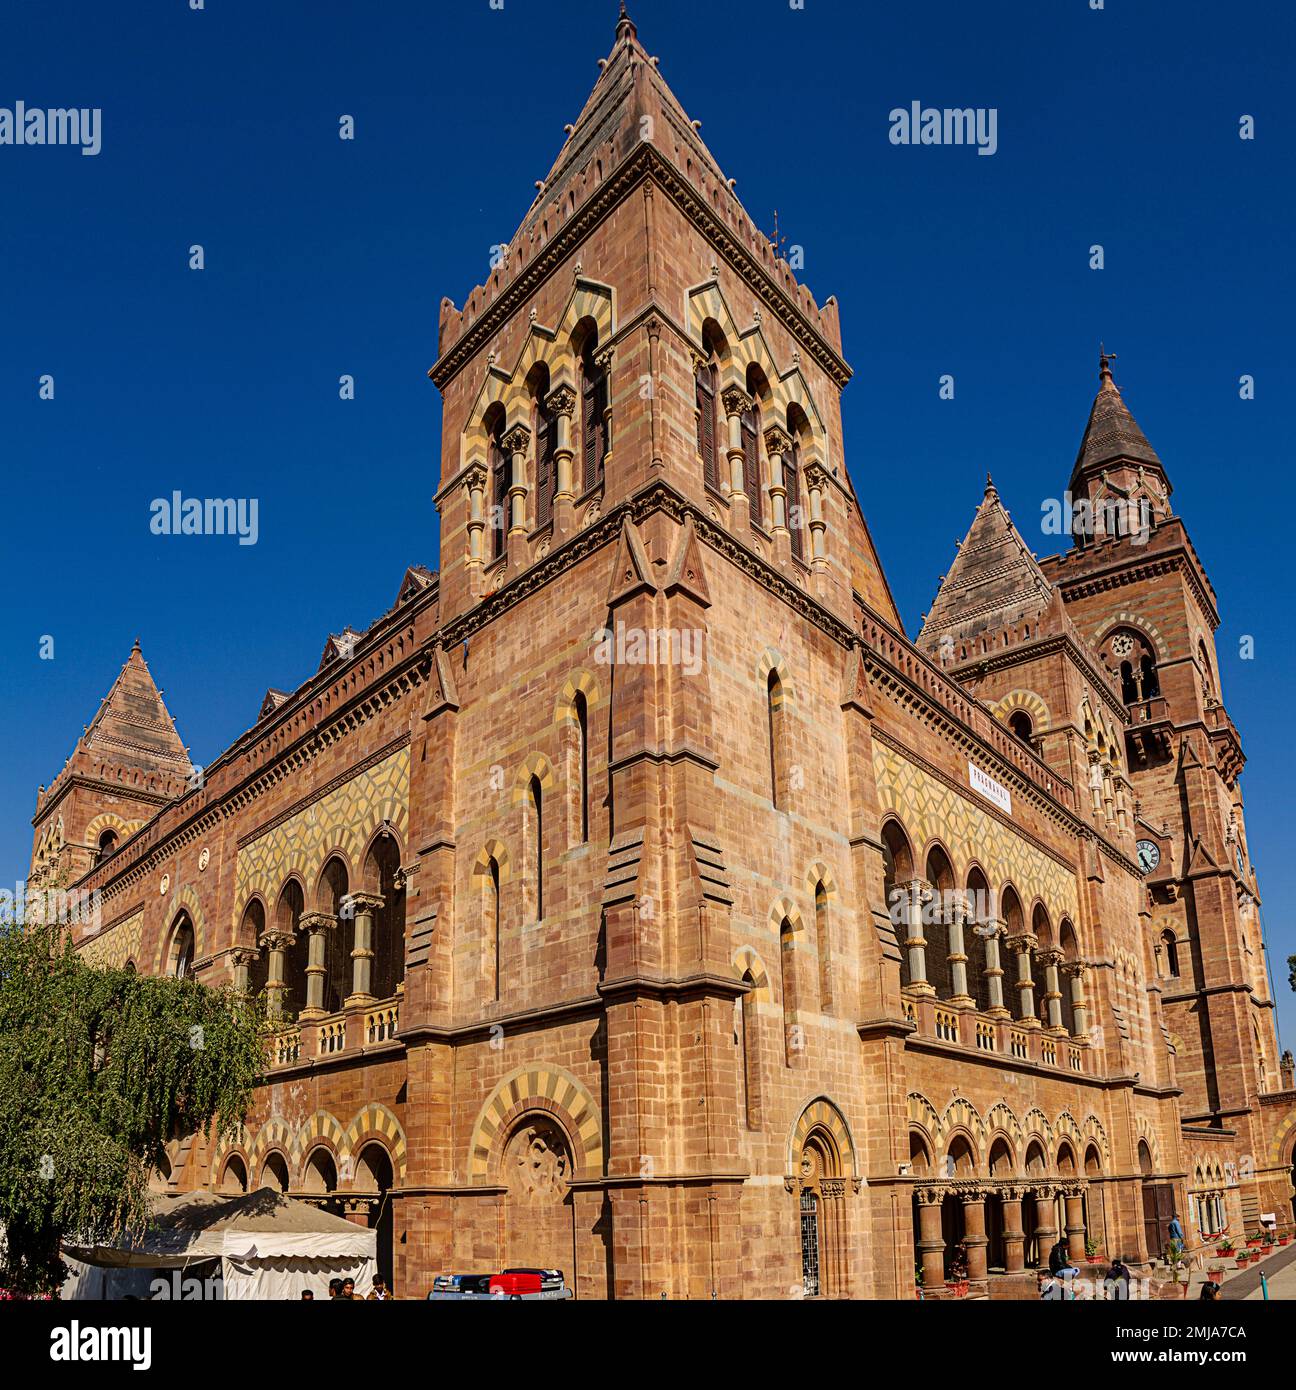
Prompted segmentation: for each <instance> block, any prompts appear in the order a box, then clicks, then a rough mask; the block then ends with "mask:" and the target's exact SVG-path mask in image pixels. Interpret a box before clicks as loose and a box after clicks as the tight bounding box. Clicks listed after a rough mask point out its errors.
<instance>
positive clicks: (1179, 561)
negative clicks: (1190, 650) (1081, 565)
mask: <svg viewBox="0 0 1296 1390" xmlns="http://www.w3.org/2000/svg"><path fill="white" fill-rule="evenodd" d="M1050 558H1051V559H1052V564H1048V563H1047V562H1045V574H1046V575H1047V576H1048V579H1049V582H1050V583H1053V584H1056V585H1057V586H1058V587H1059V588H1060V589H1061V590H1062V596H1063V598H1065V599H1066V601H1067V602H1068V603H1070V602H1071V601H1072V600H1074V599H1079V598H1092V597H1093V596H1094V595H1096V594H1103V593H1107V592H1109V591H1110V590H1112V589H1122V588H1124V587H1125V586H1126V585H1128V584H1137V583H1140V582H1141V581H1143V580H1145V579H1157V578H1160V577H1162V576H1164V575H1167V574H1174V573H1176V572H1180V571H1182V572H1183V573H1184V575H1185V578H1186V580H1187V583H1188V588H1189V590H1190V591H1191V593H1192V596H1193V598H1194V599H1195V600H1196V603H1197V607H1198V608H1199V609H1200V611H1201V614H1202V617H1203V618H1205V619H1206V621H1207V623H1209V624H1210V628H1211V631H1212V632H1214V631H1215V630H1216V629H1217V628H1218V627H1219V625H1220V616H1219V610H1218V609H1217V608H1216V606H1215V599H1214V596H1213V594H1211V593H1209V592H1208V590H1207V584H1208V581H1207V580H1206V578H1205V575H1204V574H1203V572H1202V569H1201V564H1200V561H1199V560H1198V559H1197V556H1196V553H1195V552H1194V551H1193V549H1192V542H1191V541H1189V540H1188V536H1187V532H1186V531H1185V532H1184V538H1183V541H1182V542H1178V543H1175V544H1174V545H1173V547H1172V548H1171V549H1167V550H1164V551H1160V552H1158V553H1156V554H1153V555H1148V556H1146V558H1144V559H1141V560H1133V561H1132V560H1130V559H1129V557H1128V553H1127V554H1126V555H1125V557H1124V558H1122V557H1120V556H1119V555H1115V554H1114V555H1113V556H1112V560H1111V562H1110V563H1109V564H1104V565H1102V566H1101V567H1097V568H1094V569H1091V570H1086V571H1084V572H1083V573H1080V574H1077V575H1076V576H1075V577H1074V578H1072V577H1071V576H1070V575H1069V574H1068V573H1067V569H1066V565H1067V561H1068V559H1069V558H1070V557H1069V556H1066V555H1062V556H1057V557H1050Z"/></svg>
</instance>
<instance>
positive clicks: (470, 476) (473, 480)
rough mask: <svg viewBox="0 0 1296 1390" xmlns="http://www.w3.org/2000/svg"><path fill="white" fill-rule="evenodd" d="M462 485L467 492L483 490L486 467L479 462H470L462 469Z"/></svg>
mask: <svg viewBox="0 0 1296 1390" xmlns="http://www.w3.org/2000/svg"><path fill="white" fill-rule="evenodd" d="M463 480H464V487H466V488H467V489H468V491H469V492H483V491H485V488H486V468H485V465H483V464H480V463H474V464H471V465H470V466H469V467H468V468H466V469H465V470H464V475H463Z"/></svg>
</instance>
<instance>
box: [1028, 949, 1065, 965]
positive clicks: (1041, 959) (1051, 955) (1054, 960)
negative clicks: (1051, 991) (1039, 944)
mask: <svg viewBox="0 0 1296 1390" xmlns="http://www.w3.org/2000/svg"><path fill="white" fill-rule="evenodd" d="M1035 959H1036V961H1037V962H1038V963H1039V964H1040V965H1042V966H1043V967H1044V968H1045V969H1046V970H1047V969H1048V967H1049V966H1050V965H1061V964H1062V952H1061V951H1058V950H1055V949H1053V948H1050V949H1049V950H1047V951H1037V952H1036V953H1035Z"/></svg>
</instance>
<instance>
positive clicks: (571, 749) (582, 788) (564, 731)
mask: <svg viewBox="0 0 1296 1390" xmlns="http://www.w3.org/2000/svg"><path fill="white" fill-rule="evenodd" d="M599 703H600V690H599V684H598V681H596V680H595V679H594V677H593V675H591V674H590V672H589V671H586V670H584V669H582V670H579V671H574V672H572V674H571V675H570V676H568V677H567V679H566V680H565V681H564V682H563V685H562V689H561V690H560V691H559V692H558V698H557V700H556V701H555V702H554V725H555V727H556V728H557V730H558V744H559V748H560V750H561V752H560V755H559V756H560V759H561V762H562V766H563V780H564V782H565V784H566V787H567V795H566V797H565V798H564V802H565V805H566V808H567V843H568V844H569V845H582V844H586V843H588V841H589V838H590V826H591V822H592V821H593V818H594V803H595V793H594V777H593V773H594V765H595V758H594V746H595V745H594V741H593V739H594V720H593V717H594V711H595V710H596V709H598V707H599Z"/></svg>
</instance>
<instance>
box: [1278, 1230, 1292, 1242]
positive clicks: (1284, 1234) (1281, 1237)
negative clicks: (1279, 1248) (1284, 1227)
mask: <svg viewBox="0 0 1296 1390" xmlns="http://www.w3.org/2000/svg"><path fill="white" fill-rule="evenodd" d="M1290 1243H1291V1232H1290V1231H1279V1232H1278V1244H1279V1245H1289V1244H1290Z"/></svg>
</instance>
